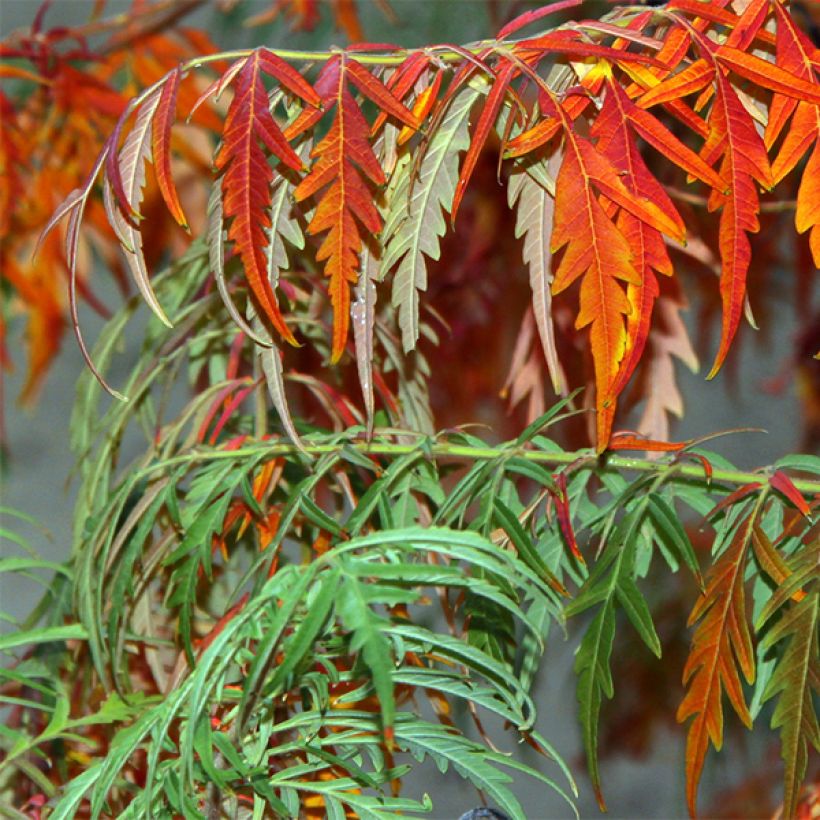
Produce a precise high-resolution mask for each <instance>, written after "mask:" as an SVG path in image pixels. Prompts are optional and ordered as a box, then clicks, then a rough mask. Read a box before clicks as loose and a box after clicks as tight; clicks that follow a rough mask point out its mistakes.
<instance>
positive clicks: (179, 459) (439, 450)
mask: <svg viewBox="0 0 820 820" xmlns="http://www.w3.org/2000/svg"><path fill="white" fill-rule="evenodd" d="M403 435H406V433H404V434H403ZM303 441H304V448H303V449H302V451H301V452H300V449H299V448H297V447H296V445H294V444H290V443H285V442H276V443H272V442H271V441H269V440H268V441H259V442H255V443H253V444H248V445H245V446H242V447H238V448H236V449H234V450H224V449H219V448H204V447H197V448H196V450H192V451H191V452H188V453H183V454H180V455H177V456H172V457H170V458H167V459H163V460H162V461H158V462H156V463H154V464H150V465H148V466H147V467H146V468H145V470H144V472H145V474H149V473H152V472H157V471H160V472H162V471H164V470H167V469H168V468H171V467H175V466H177V465H179V464H192V463H197V462H204V461H218V460H221V459H236V458H243V457H251V456H258V455H260V453H264V454H265V456H266V459H273V458H277V457H280V456H284V457H286V458H292V459H297V460H298V459H300V458H303V457H304V454H305V453H306V454H307V455H308V456H323V455H327V454H336V455H338V456H339V457H341V458H343V457H344V451H345V450H350V449H354V450H356V451H357V452H359V453H363V454H365V455H368V456H390V457H399V456H404V455H408V454H409V453H412V452H415V451H422V452H423V453H424V454H425V455H427V456H428V457H429V456H432V457H434V458H456V459H465V460H468V461H492V460H495V459H503V458H505V457H507V458H509V457H512V456H515V457H517V458H523V459H526V460H528V461H533V462H537V463H539V464H546V465H552V466H556V467H560V466H565V465H569V464H572V465H573V469H574V470H596V471H598V472H609V473H620V472H629V471H632V472H638V473H648V474H655V475H663V474H668V480H670V481H672V482H680V481H686V482H692V481H695V482H700V483H707V484H728V485H730V486H733V487H734V486H743V485H745V484H750V483H752V482H755V481H761V480H766V479H767V478H768V476H769V475H771V474H772V473H773V472H774V468H773V467H761V468H758V469H757V470H749V471H746V470H713V471H712V475H711V478H709V477H707V476H706V475H705V473H704V469H703V467H702V466H700V465H696V464H682V463H681V462H680V461H679V460H675V461H660V460H650V459H648V458H632V457H629V456H619V455H613V454H609V453H604V454H603V455H602V456H600V457H599V456H596V454H595V451H594V450H592V449H591V448H585V449H581V450H575V451H572V452H545V451H542V450H533V449H529V448H527V447H524V446H514V444H511V443H507V444H501V445H499V446H497V447H492V446H489V445H488V446H486V447H478V446H471V445H464V444H455V443H453V442H448V441H435V440H432V439H429V438H427V437H423V438H420V440H419V442H418V443H417V444H395V443H393V442H387V441H377V440H374V441H371V442H369V443H368V442H366V441H361V440H350V439H347V440H340V439H339V438H338V436H335V437H334V442H333V443H332V444H311V443H310V441H309V439H307V440H305V439H303ZM686 452H687V451H683V453H684V454H685V453H686ZM792 483H793V484H794V486H795V487H796V488H797V489H798V490H799V491H800V492H801V493H805V494H807V495H817V494H820V480H811V479H801V478H794V479H792Z"/></svg>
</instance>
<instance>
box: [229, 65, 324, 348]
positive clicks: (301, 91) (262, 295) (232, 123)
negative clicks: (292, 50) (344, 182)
mask: <svg viewBox="0 0 820 820" xmlns="http://www.w3.org/2000/svg"><path fill="white" fill-rule="evenodd" d="M263 74H267V75H269V76H272V77H276V78H277V79H278V80H279V81H280V82H281V83H282V85H283V86H285V87H286V88H287V89H288V90H289V91H291V92H293V93H294V94H296V95H298V96H299V97H301V98H302V99H303V100H305V101H306V102H308V103H311V104H313V105H318V104H319V102H320V100H319V97H318V95H317V94H316V92H315V91H314V90H313V89H312V88H311V87H310V85H309V84H308V83H307V81H306V80H304V79H303V78H302V76H301V75H300V74H299V73H298V72H297V71H296V70H295V69H293V68H291V67H290V65H288V64H287V63H286V62H284V61H283V60H282V59H280V58H279V57H277V56H276V55H275V54H273V53H271V52H270V51H268V50H267V49H257V50H256V51H254V52H253V53H252V54H251V55H250V56H249V57H247V58H245V59H244V62H243V63H242V65H241V67H240V68H239V69H238V71H236V74H235V79H234V84H235V94H234V98H233V100H232V102H231V107H230V109H229V111H228V116H227V119H226V121H225V130H224V133H223V143H222V147H221V148H220V150H219V153H218V154H217V156H216V160H215V162H216V166H217V168H218V169H219V170H220V171H223V172H224V175H223V177H222V190H223V199H222V209H223V212H224V215H225V218H226V219H230V220H231V223H230V227H229V228H228V238H229V239H231V240H233V242H234V243H235V244H236V249H237V252H238V253H239V255H240V257H241V258H242V263H243V265H244V268H245V276H246V277H247V280H248V284H249V286H250V288H251V291H252V293H253V294H254V296H255V297H256V300H257V303H258V305H259V308H260V310H261V311H262V313H263V315H264V316H265V317H266V318H267V319H268V321H270V323H271V324H272V325H273V327H275V328H276V330H277V331H279V333H280V335H281V336H282V337H283V338H284V339H286V340H287V341H289V342H291V343H295V342H296V339H295V337H294V335H293V333H292V332H291V330H290V329H289V328H288V326H287V325H286V324H285V321H284V319H283V317H282V314H281V312H280V311H279V305H278V302H277V299H276V295H275V294H274V292H273V289H272V288H271V284H270V282H269V280H268V276H267V264H266V254H265V249H266V248H267V247H268V243H269V239H268V236H267V234H266V231H265V229H266V228H267V229H269V228H270V216H269V213H268V210H269V205H270V186H271V183H272V181H273V174H274V172H273V169H272V168H271V166H270V165H269V163H268V159H267V157H266V156H265V152H264V151H263V149H262V146H261V145H260V141H261V142H262V143H264V145H265V146H266V147H267V149H268V150H269V151H270V152H271V153H272V154H273V155H274V156H275V157H276V158H277V159H278V160H279V161H280V162H282V163H283V164H284V165H286V166H288V167H289V168H293V169H295V170H299V169H301V167H302V161H301V159H300V158H299V156H298V155H297V154H296V152H295V151H294V150H293V148H291V146H290V144H289V143H288V141H287V140H286V139H285V136H284V135H283V134H282V131H281V129H280V128H279V126H278V125H277V124H276V121H275V120H274V118H273V115H272V114H271V112H270V109H269V103H268V93H267V91H266V89H265V85H264V83H263V81H262V77H263Z"/></svg>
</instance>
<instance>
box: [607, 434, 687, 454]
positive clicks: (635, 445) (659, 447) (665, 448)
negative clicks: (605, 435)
mask: <svg viewBox="0 0 820 820" xmlns="http://www.w3.org/2000/svg"><path fill="white" fill-rule="evenodd" d="M689 443H690V442H688V441H653V440H652V439H650V438H639V437H637V436H632V435H630V434H629V433H615V435H613V436H612V438H611V439H610V441H609V449H610V450H644V451H646V452H652V453H677V452H678V451H679V450H682V449H683V448H684V447H686V445H687V444H689Z"/></svg>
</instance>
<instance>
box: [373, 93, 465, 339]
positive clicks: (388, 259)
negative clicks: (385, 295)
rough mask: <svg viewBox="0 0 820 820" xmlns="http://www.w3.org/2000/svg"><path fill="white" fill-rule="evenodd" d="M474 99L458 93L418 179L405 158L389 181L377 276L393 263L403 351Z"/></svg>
mask: <svg viewBox="0 0 820 820" xmlns="http://www.w3.org/2000/svg"><path fill="white" fill-rule="evenodd" d="M479 96H480V92H479V91H478V90H476V89H474V88H472V87H471V86H464V87H462V88H461V89H459V91H458V93H457V94H456V95H455V96H454V98H453V100H452V101H451V103H450V105H449V107H448V108H447V112H446V114H445V115H444V117H443V118H442V121H441V123H440V124H439V126H438V128H437V129H436V131H435V133H434V134H433V136H432V138H431V140H430V144H429V145H428V146H427V149H426V150H425V152H424V155H423V157H422V160H421V163H420V165H419V168H418V174H417V177H416V178H415V179H414V178H413V173H414V164H413V162H411V161H410V157H409V155H408V156H407V158H406V159H405V160H404V161H403V162H400V164H399V165H398V166H397V168H396V170H395V171H394V175H396V174H397V175H398V177H397V180H398V181H397V182H393V181H391V189H392V190H391V197H390V200H389V203H388V212H387V216H386V217H385V224H384V236H383V240H382V241H383V245H384V255H383V258H382V275H384V274H385V273H386V272H387V271H388V270H389V269H391V268H392V267H393V266H394V265H396V263H398V267H397V268H396V271H395V273H394V274H393V291H392V298H391V302H392V304H393V306H394V307H397V308H398V309H399V327H400V328H401V333H402V346H403V347H404V350H405V351H408V350H412V349H413V348H415V346H416V341H417V340H418V337H419V291H423V290H426V289H427V264H426V261H425V258H424V257H425V256H428V257H430V258H431V259H438V258H439V253H440V249H439V239H440V237H441V236H442V235H443V234H444V232H445V230H446V228H447V223H446V222H445V220H444V217H443V215H442V208H444V209H445V210H447V211H449V210H450V208H451V206H452V201H453V196H454V194H455V190H456V180H457V179H458V162H459V153H460V152H462V151H465V150H466V149H467V148H468V147H469V144H470V136H469V130H468V122H469V116H470V111H471V109H472V107H473V104H474V103H475V101H476V100H477V99H478V98H479Z"/></svg>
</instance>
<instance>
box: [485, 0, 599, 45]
mask: <svg viewBox="0 0 820 820" xmlns="http://www.w3.org/2000/svg"><path fill="white" fill-rule="evenodd" d="M582 2H583V0H557V2H554V3H549V4H547V5H546V6H542V7H541V8H540V9H532V10H531V11H527V12H524V14H519V15H518V17H514V18H513V19H512V20H510V22H509V23H507V24H506V25H505V26H502V28H500V29H499V30H498V39H499V40H503V39H504V38H505V37H509V36H510V35H511V34H515V32H516V31H520V30H521V29H522V28H524V26H529V25H531V24H532V23H535V22H536V21H538V20H541V19H543V18H544V17H546V16H547V15H549V14H557V13H558V12H559V11H566V10H567V9H571V8H574V7H575V6H580V5H581V3H582Z"/></svg>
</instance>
